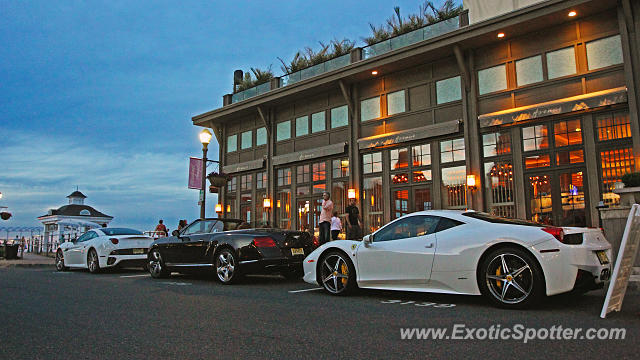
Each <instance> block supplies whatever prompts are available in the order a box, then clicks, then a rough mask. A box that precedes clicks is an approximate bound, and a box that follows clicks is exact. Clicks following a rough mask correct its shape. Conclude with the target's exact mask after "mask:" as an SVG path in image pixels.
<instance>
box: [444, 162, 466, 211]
mask: <svg viewBox="0 0 640 360" xmlns="http://www.w3.org/2000/svg"><path fill="white" fill-rule="evenodd" d="M466 180H467V167H466V166H464V165H463V166H455V167H450V168H443V169H442V207H443V208H445V209H465V208H466V207H467V186H466Z"/></svg>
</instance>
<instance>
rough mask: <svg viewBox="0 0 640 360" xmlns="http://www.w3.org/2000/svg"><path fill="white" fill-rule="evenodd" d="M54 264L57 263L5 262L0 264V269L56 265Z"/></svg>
mask: <svg viewBox="0 0 640 360" xmlns="http://www.w3.org/2000/svg"><path fill="white" fill-rule="evenodd" d="M54 265H55V264H20V263H15V264H11V263H5V264H0V269H5V268H11V267H51V266H54Z"/></svg>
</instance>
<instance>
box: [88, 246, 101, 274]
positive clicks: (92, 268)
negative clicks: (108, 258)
mask: <svg viewBox="0 0 640 360" xmlns="http://www.w3.org/2000/svg"><path fill="white" fill-rule="evenodd" d="M88 263H89V264H88V265H89V272H90V273H92V274H96V273H98V272H99V271H100V263H99V262H98V253H96V251H95V250H93V249H91V250H89V259H88Z"/></svg>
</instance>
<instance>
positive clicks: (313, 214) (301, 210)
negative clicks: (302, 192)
mask: <svg viewBox="0 0 640 360" xmlns="http://www.w3.org/2000/svg"><path fill="white" fill-rule="evenodd" d="M297 211H298V228H299V229H300V231H308V232H309V233H311V234H313V235H315V236H319V234H320V229H319V227H318V226H319V224H320V212H321V211H322V197H319V196H313V197H305V198H298V206H297Z"/></svg>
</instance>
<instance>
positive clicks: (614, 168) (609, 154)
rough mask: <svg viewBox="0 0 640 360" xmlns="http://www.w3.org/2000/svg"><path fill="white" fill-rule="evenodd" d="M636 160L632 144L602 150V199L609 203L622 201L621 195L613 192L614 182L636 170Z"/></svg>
mask: <svg viewBox="0 0 640 360" xmlns="http://www.w3.org/2000/svg"><path fill="white" fill-rule="evenodd" d="M634 166H635V161H634V158H633V149H632V148H631V146H628V147H625V146H622V147H617V148H612V149H603V150H601V151H600V176H601V179H602V183H601V186H602V189H601V190H602V200H603V201H604V202H605V204H607V205H614V204H618V203H620V196H619V195H618V194H614V193H613V189H614V184H615V183H616V182H619V181H621V179H622V176H623V175H624V174H627V173H631V172H633V171H634Z"/></svg>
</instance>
